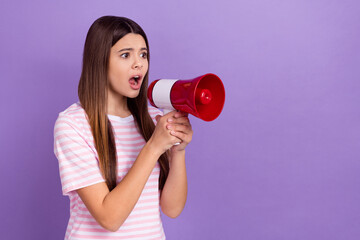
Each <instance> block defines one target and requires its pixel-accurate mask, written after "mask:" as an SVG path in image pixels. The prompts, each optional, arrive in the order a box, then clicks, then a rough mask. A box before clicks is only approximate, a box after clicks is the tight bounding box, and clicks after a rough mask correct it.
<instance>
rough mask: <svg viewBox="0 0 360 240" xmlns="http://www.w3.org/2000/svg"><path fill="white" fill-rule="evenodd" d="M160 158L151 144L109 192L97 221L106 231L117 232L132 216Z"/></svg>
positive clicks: (145, 147) (146, 146)
mask: <svg viewBox="0 0 360 240" xmlns="http://www.w3.org/2000/svg"><path fill="white" fill-rule="evenodd" d="M158 158H159V155H158V154H156V153H155V152H154V151H153V149H152V148H151V147H150V145H149V144H146V145H145V146H144V148H143V149H142V150H141V152H140V153H139V155H138V157H137V159H136V161H135V162H134V164H133V166H132V167H131V169H130V170H129V172H128V173H127V175H126V176H125V177H124V178H123V179H122V181H121V182H120V183H119V184H118V185H117V186H116V187H115V188H114V189H113V190H112V191H111V192H107V194H106V195H104V197H103V198H102V202H101V204H100V206H101V210H100V211H97V213H98V216H97V221H98V222H99V223H100V224H101V225H102V226H103V227H104V228H106V229H108V230H110V231H116V230H118V229H119V228H120V226H121V225H122V224H123V223H124V221H125V220H126V219H127V217H128V216H129V215H130V213H131V211H132V210H133V208H134V206H135V204H136V203H137V201H138V199H139V197H140V195H141V192H142V191H143V189H144V186H145V184H146V182H147V180H148V178H149V176H150V174H151V172H152V171H153V169H154V167H155V164H156V162H157V160H158Z"/></svg>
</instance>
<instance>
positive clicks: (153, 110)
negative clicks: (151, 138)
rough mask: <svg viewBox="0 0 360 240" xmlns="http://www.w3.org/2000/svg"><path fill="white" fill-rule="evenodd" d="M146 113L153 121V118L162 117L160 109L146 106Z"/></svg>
mask: <svg viewBox="0 0 360 240" xmlns="http://www.w3.org/2000/svg"><path fill="white" fill-rule="evenodd" d="M148 111H149V114H150V116H151V118H153V119H155V117H156V116H157V115H160V116H163V115H164V113H163V112H162V111H161V110H160V109H158V108H156V107H153V106H151V105H148Z"/></svg>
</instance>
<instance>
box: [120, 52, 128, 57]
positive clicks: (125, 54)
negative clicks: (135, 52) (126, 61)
mask: <svg viewBox="0 0 360 240" xmlns="http://www.w3.org/2000/svg"><path fill="white" fill-rule="evenodd" d="M120 57H122V58H128V57H129V53H123V54H121V55H120Z"/></svg>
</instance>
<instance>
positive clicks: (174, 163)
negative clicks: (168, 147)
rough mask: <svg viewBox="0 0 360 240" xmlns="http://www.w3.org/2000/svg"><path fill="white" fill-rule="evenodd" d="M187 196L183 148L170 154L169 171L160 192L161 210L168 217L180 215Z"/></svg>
mask: <svg viewBox="0 0 360 240" xmlns="http://www.w3.org/2000/svg"><path fill="white" fill-rule="evenodd" d="M186 198H187V176H186V166H185V150H183V151H181V152H177V153H176V154H174V153H173V154H172V156H171V159H170V171H169V175H168V178H167V180H166V182H165V185H164V188H163V190H162V193H161V199H160V205H161V209H162V211H163V212H164V213H165V214H166V215H167V216H169V217H172V218H175V217H177V216H179V215H180V213H181V212H182V210H183V209H184V207H185V203H186Z"/></svg>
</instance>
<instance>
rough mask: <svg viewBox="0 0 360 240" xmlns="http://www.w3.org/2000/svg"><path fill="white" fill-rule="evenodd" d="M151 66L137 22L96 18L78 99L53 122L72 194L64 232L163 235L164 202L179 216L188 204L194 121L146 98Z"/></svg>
mask: <svg viewBox="0 0 360 240" xmlns="http://www.w3.org/2000/svg"><path fill="white" fill-rule="evenodd" d="M148 67H149V45H148V41H147V38H146V35H145V33H144V31H143V30H142V29H141V27H140V26H139V25H138V24H136V23H135V22H134V21H132V20H130V19H127V18H124V17H114V16H105V17H101V18H99V19H97V20H96V21H95V22H94V23H93V24H92V26H91V27H90V29H89V32H88V34H87V37H86V41H85V47H84V55H83V67H82V73H81V77H80V82H79V89H78V94H79V100H80V102H79V103H75V104H73V105H71V106H70V107H69V108H67V109H66V110H65V111H63V112H61V113H60V114H59V117H58V119H57V121H56V123H55V129H54V141H55V143H54V148H55V150H54V152H55V155H56V157H57V158H58V161H59V169H60V178H61V183H62V191H63V194H64V195H68V196H69V198H70V219H69V223H68V227H67V231H66V234H65V239H77V240H79V239H132V240H134V239H165V235H164V231H163V227H162V223H161V219H160V207H161V210H162V211H163V212H164V214H166V215H167V216H169V217H172V218H175V217H177V216H178V215H179V214H180V213H181V212H182V210H183V208H184V206H185V202H186V197H187V178H186V168H185V147H186V146H187V145H188V144H189V142H190V141H191V139H192V128H191V125H190V122H189V119H188V118H187V115H186V114H185V113H182V112H176V111H173V112H170V113H168V114H166V115H164V116H162V112H160V111H159V110H158V109H156V108H153V107H151V106H148V105H147V97H146V92H147V86H148ZM154 122H155V123H156V126H155V124H154ZM176 143H180V144H178V145H175V144H176Z"/></svg>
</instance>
